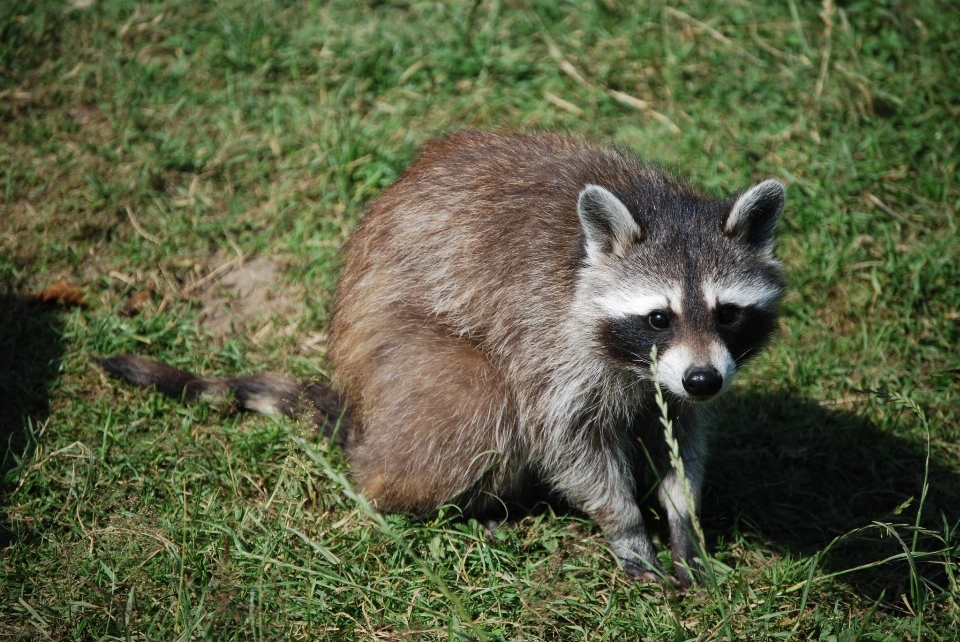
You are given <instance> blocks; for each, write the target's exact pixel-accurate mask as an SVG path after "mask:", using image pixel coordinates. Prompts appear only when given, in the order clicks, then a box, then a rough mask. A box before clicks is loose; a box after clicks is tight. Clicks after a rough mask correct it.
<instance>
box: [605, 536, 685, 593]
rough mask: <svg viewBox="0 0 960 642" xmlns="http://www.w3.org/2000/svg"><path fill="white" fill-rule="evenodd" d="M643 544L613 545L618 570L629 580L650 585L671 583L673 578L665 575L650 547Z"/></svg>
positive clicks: (617, 543) (627, 542)
mask: <svg viewBox="0 0 960 642" xmlns="http://www.w3.org/2000/svg"><path fill="white" fill-rule="evenodd" d="M644 544H645V542H632V541H626V542H624V541H620V542H614V543H613V547H612V548H613V553H614V555H616V558H617V562H619V564H620V568H622V569H623V572H624V573H626V574H627V576H628V577H630V579H634V580H637V581H639V582H645V583H650V584H660V583H662V582H664V581H667V582H672V581H673V578H671V577H670V576H669V575H667V574H666V573H665V572H664V570H663V566H661V565H660V562H659V561H657V558H656V555H654V553H653V547H652V546H645V545H644Z"/></svg>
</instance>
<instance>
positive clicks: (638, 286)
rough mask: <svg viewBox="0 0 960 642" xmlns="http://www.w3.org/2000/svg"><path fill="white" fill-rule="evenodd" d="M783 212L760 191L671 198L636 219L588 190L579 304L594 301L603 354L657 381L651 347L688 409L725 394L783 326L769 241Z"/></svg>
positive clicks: (774, 186)
mask: <svg viewBox="0 0 960 642" xmlns="http://www.w3.org/2000/svg"><path fill="white" fill-rule="evenodd" d="M783 203H784V189H783V186H782V185H781V184H780V183H778V182H776V181H765V182H763V183H760V184H759V185H756V186H755V187H753V188H752V189H750V190H747V191H746V192H745V193H743V194H742V195H741V196H740V197H739V198H737V199H736V200H734V201H732V202H730V201H727V202H725V201H720V200H708V199H704V198H702V197H699V196H696V195H693V194H681V195H679V196H677V195H671V198H668V199H661V200H660V202H659V204H658V205H657V206H654V207H652V208H651V209H653V210H654V211H652V212H650V211H647V212H644V211H638V212H637V214H636V215H634V214H632V213H631V211H630V210H629V209H628V208H627V206H626V205H624V203H623V201H622V200H621V199H620V198H618V197H617V196H616V195H614V194H613V193H612V192H611V191H609V190H607V189H604V188H602V187H599V186H596V185H588V186H586V188H584V190H583V191H582V192H581V193H580V197H579V201H578V205H577V210H578V214H579V216H580V221H581V224H582V226H583V230H584V243H585V253H586V259H585V265H584V267H583V269H582V271H581V288H580V295H579V299H580V301H581V302H584V303H587V302H585V301H584V298H585V297H586V298H587V299H588V301H589V302H588V303H587V307H588V308H590V315H589V316H590V318H591V319H592V323H593V324H594V327H595V328H596V339H597V342H598V344H599V346H601V348H602V350H603V351H604V352H605V353H606V355H607V356H608V357H609V358H610V359H612V360H613V361H614V362H615V363H617V364H619V365H620V366H621V367H625V368H628V369H631V370H634V371H636V372H638V373H639V374H641V376H650V355H651V350H652V348H653V347H654V346H656V347H657V362H658V364H657V365H658V370H659V376H660V381H661V383H662V384H663V386H664V387H665V388H666V389H667V390H668V391H670V392H672V393H673V394H674V395H676V396H678V397H680V398H683V399H688V400H691V401H705V400H709V399H712V398H714V397H715V396H717V395H718V394H719V393H721V392H722V391H723V390H725V389H726V388H728V387H729V385H730V383H731V381H732V380H733V375H734V374H735V373H736V371H737V369H738V368H739V367H740V366H741V365H742V364H743V363H745V362H746V361H747V360H748V359H749V358H750V357H751V356H753V355H754V354H756V353H757V352H758V351H759V350H760V349H761V348H763V346H764V345H765V344H766V343H767V341H768V340H769V338H770V336H771V334H772V333H773V330H774V328H775V326H776V310H777V304H778V301H779V298H780V293H781V291H782V289H783V276H782V266H781V265H780V263H779V262H778V261H777V260H776V258H775V257H774V253H773V240H774V234H775V231H776V225H777V221H778V220H779V217H780V213H781V211H782V209H783ZM632 205H633V207H634V210H639V209H640V208H642V207H644V206H649V204H648V203H645V202H641V201H640V199H634V202H633V203H632ZM638 221H639V222H638ZM581 309H582V308H581Z"/></svg>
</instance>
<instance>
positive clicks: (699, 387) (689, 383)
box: [683, 368, 723, 398]
mask: <svg viewBox="0 0 960 642" xmlns="http://www.w3.org/2000/svg"><path fill="white" fill-rule="evenodd" d="M722 387H723V377H722V376H720V373H719V372H718V371H717V369H716V368H690V369H689V370H687V371H686V372H685V373H684V375H683V389H684V390H686V391H687V392H689V393H690V394H691V395H693V396H694V397H702V398H706V397H712V396H713V395H715V394H717V393H718V392H720V388H722Z"/></svg>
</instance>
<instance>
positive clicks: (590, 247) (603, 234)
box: [577, 185, 644, 259]
mask: <svg viewBox="0 0 960 642" xmlns="http://www.w3.org/2000/svg"><path fill="white" fill-rule="evenodd" d="M577 214H578V215H579V216H580V226H581V227H582V228H583V233H584V235H585V236H586V241H587V247H586V250H587V256H588V257H590V258H591V259H593V258H599V256H598V255H600V254H614V255H616V256H623V255H624V254H626V253H627V250H628V249H629V248H630V246H631V245H634V244H636V243H640V242H642V241H643V237H644V234H643V229H642V228H641V227H640V226H639V225H637V222H636V221H635V220H634V219H633V215H632V214H631V213H630V210H628V209H627V206H626V205H624V204H623V202H622V201H621V200H620V199H619V198H617V197H616V196H614V195H613V193H612V192H610V190H608V189H604V188H603V187H600V186H599V185H587V186H586V187H584V188H583V189H582V190H581V191H580V197H579V198H578V199H577Z"/></svg>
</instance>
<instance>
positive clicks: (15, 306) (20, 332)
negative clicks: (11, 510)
mask: <svg viewBox="0 0 960 642" xmlns="http://www.w3.org/2000/svg"><path fill="white" fill-rule="evenodd" d="M62 334H63V321H62V319H61V310H60V309H59V308H58V307H57V306H56V305H52V304H39V305H35V304H31V303H28V302H27V301H25V300H24V299H23V298H22V297H18V296H15V295H10V294H0V449H2V452H3V458H2V461H0V506H2V505H5V504H6V498H7V494H8V493H9V492H10V491H11V490H12V489H13V485H14V482H15V480H13V479H10V478H8V474H9V473H10V471H11V469H12V468H13V467H14V465H15V464H16V460H17V458H19V457H22V456H23V455H24V454H25V453H26V451H27V449H28V448H30V447H31V444H30V439H31V435H32V433H31V428H30V426H31V424H32V426H34V427H35V426H38V425H39V424H41V423H42V422H43V421H44V420H45V419H46V418H47V416H48V415H49V413H50V386H51V385H52V383H53V382H54V381H55V380H56V378H57V373H58V370H59V368H60V359H61V357H62V356H63V341H62ZM12 537H13V534H12V532H11V531H10V530H9V529H8V525H7V524H5V523H4V522H3V521H2V520H0V548H2V547H3V546H5V545H7V544H8V543H9V540H10V539H11V538H12Z"/></svg>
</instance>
